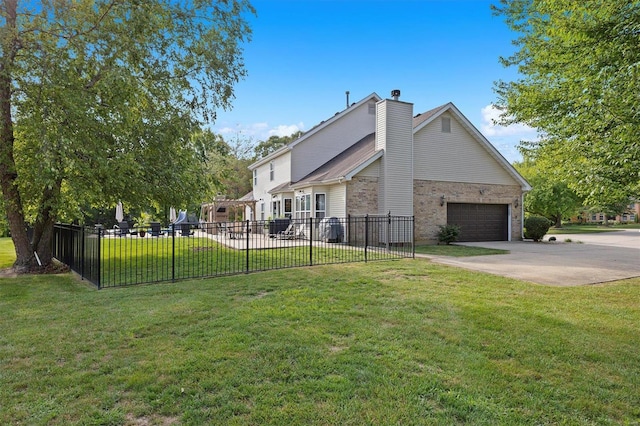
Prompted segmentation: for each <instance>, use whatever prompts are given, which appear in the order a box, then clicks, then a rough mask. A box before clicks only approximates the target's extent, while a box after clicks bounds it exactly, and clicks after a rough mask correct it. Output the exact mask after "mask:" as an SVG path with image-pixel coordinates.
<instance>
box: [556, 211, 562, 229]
mask: <svg viewBox="0 0 640 426" xmlns="http://www.w3.org/2000/svg"><path fill="white" fill-rule="evenodd" d="M555 227H556V228H562V215H561V214H557V215H556V224H555Z"/></svg>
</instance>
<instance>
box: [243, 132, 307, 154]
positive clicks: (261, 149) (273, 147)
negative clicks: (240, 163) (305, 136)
mask: <svg viewBox="0 0 640 426" xmlns="http://www.w3.org/2000/svg"><path fill="white" fill-rule="evenodd" d="M300 136H302V131H297V132H295V133H293V134H291V135H289V136H276V135H273V136H270V137H269V139H267V140H266V141H261V142H260V143H258V145H256V147H255V148H254V152H255V154H254V159H255V160H259V159H260V158H264V157H266V156H267V155H269V154H271V153H272V152H274V151H277V150H278V149H280V148H282V147H283V146H285V145H287V144H288V143H290V142H293V141H294V140H296V139H298V138H299V137H300Z"/></svg>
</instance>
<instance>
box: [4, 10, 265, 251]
mask: <svg viewBox="0 0 640 426" xmlns="http://www.w3.org/2000/svg"><path fill="white" fill-rule="evenodd" d="M67 3H68V2H42V3H41V4H40V5H39V6H38V8H37V9H35V10H33V6H32V5H31V3H30V2H20V3H19V5H18V6H15V4H13V5H12V4H11V2H9V3H7V5H6V6H7V7H3V8H1V9H0V44H1V45H0V67H1V68H2V69H3V74H2V76H3V79H0V94H2V93H7V90H6V88H7V87H10V88H11V89H12V90H11V93H12V94H11V96H10V97H9V98H6V99H1V101H2V102H1V103H0V106H2V107H3V108H5V110H4V115H3V117H5V121H4V122H2V123H0V124H2V129H3V130H4V131H3V132H2V133H1V135H2V138H3V141H2V144H0V147H2V150H3V151H2V152H0V154H1V155H0V158H1V165H2V166H3V167H2V170H4V171H5V173H6V174H5V176H3V178H4V179H5V182H7V184H6V185H4V186H3V191H4V193H5V196H6V197H9V198H10V199H11V207H12V209H11V213H12V216H11V217H14V218H16V221H15V224H14V225H13V226H14V227H15V228H16V229H13V231H15V232H18V228H20V227H22V224H21V223H19V222H20V218H19V216H20V215H23V214H24V218H22V219H23V220H24V219H26V220H27V221H28V222H30V223H34V224H35V226H36V229H40V228H42V227H45V226H47V225H50V224H51V223H52V222H53V221H54V220H56V219H58V220H66V221H70V220H74V219H79V220H82V216H83V212H82V210H83V208H84V207H85V206H93V207H97V208H106V207H112V206H114V205H115V204H116V203H117V202H118V201H122V202H123V203H124V204H125V205H127V206H128V207H129V208H131V209H138V210H146V209H148V208H151V207H155V208H158V209H159V208H163V206H170V205H174V206H180V205H187V204H189V203H193V202H194V200H197V201H196V202H195V203H196V204H199V203H200V202H201V201H202V199H203V198H205V197H206V196H207V195H210V194H211V193H212V192H213V190H212V183H215V182H212V180H211V179H210V177H211V176H210V175H208V174H207V169H208V167H209V164H208V162H207V158H206V157H205V156H203V155H202V152H203V151H202V145H201V144H200V143H199V142H200V141H198V140H197V138H194V137H193V135H194V133H197V132H199V131H200V129H201V124H203V122H206V121H210V120H212V119H214V118H215V111H216V110H217V109H219V108H229V107H230V105H231V101H232V99H233V86H234V84H235V83H237V82H238V81H240V80H241V79H242V78H244V76H245V75H246V71H245V69H244V64H243V61H242V49H241V45H242V43H244V42H246V41H248V40H249V37H250V29H249V26H248V22H247V21H246V20H245V17H244V15H246V14H250V13H253V12H254V10H253V8H252V7H251V5H250V4H249V3H248V2H247V1H246V0H232V1H228V2H218V1H213V0H208V1H196V2H164V1H135V0H123V1H113V0H98V1H95V0H78V1H74V2H73V7H69V5H68V4H67ZM12 7H15V8H16V9H15V10H12ZM14 13H15V16H17V19H16V20H15V21H14V20H13V18H12V17H13V16H14ZM3 96H4V95H3ZM9 111H10V112H11V114H13V117H10V115H9ZM12 126H13V127H12ZM14 139H15V143H14ZM14 160H15V163H14ZM13 170H15V171H16V173H12V171H13ZM13 181H15V183H16V184H17V186H18V188H19V195H20V196H19V197H18V196H17V195H16V194H13V193H10V191H9V189H10V188H11V187H12V184H13ZM44 235H46V233H45V234H44ZM41 246H43V247H46V246H48V242H43V243H42V244H41ZM26 251H27V253H31V252H32V250H30V249H29V250H26Z"/></svg>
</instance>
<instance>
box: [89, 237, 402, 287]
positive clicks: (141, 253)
mask: <svg viewBox="0 0 640 426" xmlns="http://www.w3.org/2000/svg"><path fill="white" fill-rule="evenodd" d="M95 241H97V240H95ZM101 255H102V259H103V261H102V263H101V266H100V268H101V269H100V270H101V286H102V287H116V286H122V285H128V284H139V283H149V282H158V281H171V280H174V279H175V280H182V279H187V278H201V277H211V276H220V275H231V274H238V273H245V272H246V271H247V270H249V271H264V270H270V269H281V268H291V267H296V266H308V265H309V264H310V263H313V264H314V265H322V264H334V263H345V262H362V261H364V260H365V251H364V250H363V249H362V248H359V247H351V246H343V245H333V244H326V245H323V246H313V247H310V246H309V244H307V243H306V242H305V243H304V244H300V245H293V246H290V247H289V246H285V245H283V246H280V247H279V248H276V249H251V250H249V251H248V252H247V251H246V250H237V249H232V248H229V247H227V246H225V245H224V244H220V243H218V242H216V241H214V240H212V239H209V238H202V237H190V238H176V239H175V240H174V239H172V238H103V239H102V240H101ZM403 255H404V256H406V257H410V256H411V255H412V253H411V251H410V250H407V251H406V252H405V253H402V252H401V251H397V252H394V253H390V252H388V251H386V250H384V249H383V248H369V249H368V250H367V252H366V259H367V260H371V261H374V260H381V259H390V258H397V257H399V256H403Z"/></svg>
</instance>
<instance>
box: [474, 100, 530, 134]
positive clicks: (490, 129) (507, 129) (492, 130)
mask: <svg viewBox="0 0 640 426" xmlns="http://www.w3.org/2000/svg"><path fill="white" fill-rule="evenodd" d="M501 115H502V112H501V111H500V110H499V109H498V108H496V106H495V105H493V104H490V105H487V106H486V107H484V108H482V125H481V126H480V127H481V128H480V130H481V131H482V133H483V134H484V135H485V136H487V137H492V136H499V137H502V136H508V137H513V138H519V139H537V132H536V130H535V129H534V128H532V127H529V126H527V125H526V124H519V123H517V124H510V125H509V126H501V125H499V124H496V121H498V120H500V118H501Z"/></svg>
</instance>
